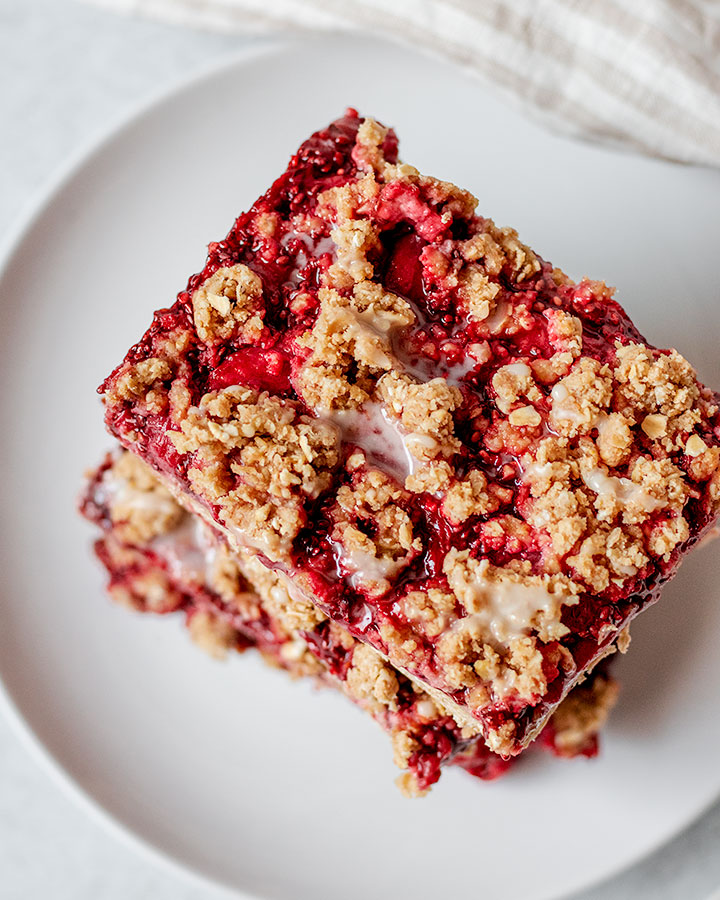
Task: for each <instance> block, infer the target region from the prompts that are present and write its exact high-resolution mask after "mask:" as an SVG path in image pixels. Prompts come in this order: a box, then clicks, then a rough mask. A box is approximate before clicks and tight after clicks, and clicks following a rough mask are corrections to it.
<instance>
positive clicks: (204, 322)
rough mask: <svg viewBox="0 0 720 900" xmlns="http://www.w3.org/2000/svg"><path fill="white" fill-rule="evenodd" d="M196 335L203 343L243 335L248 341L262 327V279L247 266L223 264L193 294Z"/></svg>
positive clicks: (258, 335) (263, 310) (257, 335)
mask: <svg viewBox="0 0 720 900" xmlns="http://www.w3.org/2000/svg"><path fill="white" fill-rule="evenodd" d="M192 305H193V319H194V322H195V330H196V331H197V333H198V337H199V338H200V340H201V341H204V342H205V343H206V344H219V343H222V342H223V341H230V340H233V339H237V338H242V339H243V340H244V341H246V342H248V343H251V342H252V341H254V340H257V339H258V338H259V337H260V333H261V332H262V328H263V321H262V319H263V314H264V312H265V309H264V306H263V303H262V282H261V281H260V278H259V276H258V275H256V274H255V273H254V272H253V271H252V270H251V269H249V268H248V267H247V266H243V265H236V266H223V267H222V268H220V269H218V270H217V271H216V272H214V273H213V274H212V275H211V276H210V278H208V279H207V281H206V282H205V283H204V284H202V285H201V286H200V287H199V288H198V289H197V290H196V291H195V293H194V294H193V296H192Z"/></svg>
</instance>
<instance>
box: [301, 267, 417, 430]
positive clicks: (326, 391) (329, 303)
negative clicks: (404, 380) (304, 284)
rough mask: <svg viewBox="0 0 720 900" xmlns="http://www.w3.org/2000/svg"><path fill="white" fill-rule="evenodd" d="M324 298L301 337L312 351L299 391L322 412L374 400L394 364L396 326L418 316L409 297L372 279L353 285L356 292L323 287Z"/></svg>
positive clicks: (302, 374)
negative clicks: (382, 377)
mask: <svg viewBox="0 0 720 900" xmlns="http://www.w3.org/2000/svg"><path fill="white" fill-rule="evenodd" d="M319 297H320V312H319V314H318V317H317V320H316V322H315V325H314V326H313V327H312V329H310V330H309V331H307V332H306V333H305V334H303V335H302V336H301V337H300V338H299V339H298V344H300V346H302V347H307V348H308V349H309V350H310V351H311V353H310V356H309V357H308V359H307V361H306V362H305V365H304V366H303V368H302V369H301V371H300V375H299V377H298V390H299V391H300V393H301V394H302V396H303V399H304V400H305V402H306V403H307V404H308V405H309V406H310V407H311V408H312V409H314V410H315V411H316V412H317V413H319V414H322V413H323V412H324V411H326V410H331V409H348V408H351V407H356V406H360V405H361V404H362V403H364V402H365V401H366V400H368V399H369V398H370V395H371V394H372V392H373V390H374V384H375V381H376V380H377V378H378V376H379V375H380V374H382V373H383V372H385V371H387V370H388V369H391V368H392V367H393V365H394V362H393V355H392V345H391V333H392V330H393V329H394V328H398V327H401V326H404V325H409V324H411V323H412V322H413V321H414V319H415V316H414V314H413V312H412V310H411V309H410V306H409V304H408V303H407V301H405V300H403V299H401V298H400V297H398V296H396V295H395V294H392V293H388V292H387V291H384V290H383V289H382V288H381V287H380V286H379V285H377V284H375V283H373V282H371V281H363V282H360V283H359V284H356V285H354V287H353V293H352V295H351V296H343V295H341V294H339V293H338V292H337V291H335V290H332V289H328V288H323V289H321V290H320V292H319ZM350 373H352V377H350Z"/></svg>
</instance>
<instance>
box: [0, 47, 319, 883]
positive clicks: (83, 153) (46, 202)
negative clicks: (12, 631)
mask: <svg viewBox="0 0 720 900" xmlns="http://www.w3.org/2000/svg"><path fill="white" fill-rule="evenodd" d="M301 41H302V38H301V37H291V36H285V37H266V36H261V37H259V38H258V39H257V42H256V43H253V44H248V46H247V47H243V48H240V49H238V50H235V51H233V52H231V53H229V54H228V55H227V56H226V57H223V59H221V60H219V61H214V62H212V63H210V64H207V65H205V66H202V67H201V68H199V69H198V70H197V71H195V72H192V73H190V74H188V75H184V76H182V77H181V78H177V79H175V80H173V81H172V82H171V83H170V84H168V85H164V86H163V87H162V88H159V89H157V90H156V91H154V92H153V93H151V94H150V96H149V97H146V98H145V99H143V100H141V101H139V102H137V103H135V104H133V105H131V107H130V108H129V109H127V110H125V111H123V112H122V113H120V114H118V115H116V116H115V117H113V119H112V120H111V121H110V122H109V123H108V124H105V125H104V126H101V127H100V128H98V129H96V130H94V131H93V132H92V133H91V134H90V135H89V136H88V137H86V138H84V139H83V140H82V141H81V142H80V144H79V145H78V146H77V147H76V148H75V149H74V150H72V151H71V152H70V153H69V154H68V155H66V156H65V157H64V158H63V159H62V160H61V161H60V162H58V163H57V164H56V165H55V166H53V167H52V168H51V169H50V171H49V174H48V175H46V176H45V178H43V179H42V180H41V182H40V183H39V184H38V185H37V186H36V187H35V188H34V189H33V190H32V191H31V193H30V196H29V197H28V198H27V199H26V201H25V202H24V203H23V204H22V206H21V207H20V209H19V211H18V212H17V213H16V214H15V216H14V217H13V219H12V220H11V222H10V225H9V227H8V228H7V229H6V231H5V232H4V235H3V238H2V240H1V241H0V289H2V286H3V283H4V281H5V279H6V277H7V273H8V270H9V269H10V266H11V265H12V262H13V260H14V259H15V256H16V254H17V253H18V251H19V250H20V247H21V245H22V243H23V241H24V240H25V237H26V236H27V234H28V233H29V232H30V231H31V230H32V229H33V228H34V227H35V225H36V224H38V223H39V222H40V220H41V218H42V216H43V215H44V214H45V213H46V212H47V211H48V210H49V209H50V207H51V206H52V204H53V202H54V201H55V200H56V198H57V196H58V194H60V192H61V191H62V190H63V189H64V188H65V187H66V186H67V185H68V184H70V182H72V180H73V179H74V178H75V177H76V176H77V175H79V174H80V173H81V172H82V170H83V169H84V168H85V167H86V165H88V164H89V163H90V162H91V161H92V160H93V159H94V158H95V157H96V156H97V155H99V154H100V153H102V152H103V150H105V149H106V147H108V146H109V145H110V144H112V143H113V142H114V141H115V140H116V139H118V138H120V137H121V136H122V135H123V133H124V132H125V131H126V130H128V129H130V128H131V127H134V126H135V125H136V124H138V123H139V122H140V121H141V120H142V119H144V118H145V117H147V116H149V115H151V114H152V112H153V110H154V109H155V108H156V107H159V106H162V105H163V104H164V103H165V102H166V101H168V100H170V99H171V98H172V97H174V96H175V95H177V94H181V93H183V92H185V91H186V90H189V89H190V88H193V87H197V86H198V85H201V84H202V83H203V82H205V81H211V80H212V79H213V78H215V77H218V76H222V75H223V73H225V72H229V71H231V70H232V69H234V68H236V67H238V66H242V65H245V64H246V63H249V62H252V61H253V60H255V59H261V58H262V57H264V56H271V55H273V54H276V53H281V52H282V51H283V50H284V49H285V48H286V47H290V46H293V45H295V44H296V43H300V42H301ZM2 301H3V297H2V295H1V294H0V302H2ZM3 443H4V442H3ZM3 455H4V451H3V449H2V445H0V458H1V457H2V456H3ZM0 714H1V715H3V716H4V719H5V721H6V722H8V723H9V725H10V730H11V732H12V733H13V734H14V735H15V736H16V737H17V738H18V740H19V742H20V744H21V746H23V747H24V748H25V749H26V750H28V752H29V753H30V756H31V757H32V759H33V760H34V761H35V763H36V764H37V765H38V768H39V769H40V770H41V771H42V772H45V773H46V774H47V775H49V777H50V780H51V782H52V783H53V784H54V785H55V786H56V787H58V788H59V789H60V791H61V792H62V794H63V795H64V796H65V797H67V798H68V799H69V800H70V801H71V802H72V803H74V804H75V806H76V808H78V809H80V810H82V811H83V812H84V813H85V814H86V815H87V816H88V818H89V819H90V820H91V821H92V822H95V823H96V824H98V825H99V826H100V827H101V828H102V829H104V831H105V833H106V834H109V835H110V836H112V837H113V838H115V839H116V840H118V841H119V843H120V844H122V845H124V846H125V847H127V848H129V849H131V850H133V851H135V852H137V853H138V854H139V855H140V856H141V857H142V858H143V859H145V860H146V861H148V862H150V863H154V864H155V865H158V866H159V867H160V869H161V870H162V871H166V872H169V873H171V874H173V875H175V876H176V877H179V878H180V879H185V881H186V882H187V883H188V884H192V885H194V886H196V887H198V888H203V889H205V890H207V889H208V887H210V888H213V889H214V890H215V891H217V892H218V894H219V896H223V895H224V896H226V897H227V898H228V900H258V898H257V896H256V895H252V894H248V893H247V892H246V891H243V890H241V889H240V888H238V887H236V886H234V885H231V884H228V883H227V882H224V881H223V880H222V878H220V877H216V876H213V875H211V874H209V873H207V872H204V871H202V870H200V869H196V868H194V867H193V866H192V865H191V864H190V863H187V862H184V861H183V860H182V859H181V858H179V857H177V856H174V855H173V854H172V853H170V852H169V851H166V850H163V849H162V848H161V847H160V846H158V845H157V844H155V843H154V842H152V841H151V840H149V839H148V838H146V837H144V836H143V835H141V834H139V833H138V832H137V831H135V830H134V829H133V828H132V827H131V826H130V825H128V824H126V823H125V822H123V820H122V819H121V818H120V817H119V816H117V815H116V814H115V813H113V812H112V811H110V810H109V809H108V808H107V807H105V806H104V805H103V804H102V803H101V802H100V801H99V800H98V799H96V798H95V797H94V796H93V794H92V793H91V791H90V790H89V789H87V788H86V787H84V786H83V785H82V784H81V783H80V781H78V779H76V778H75V777H73V775H71V774H70V772H69V771H68V770H67V769H66V768H65V767H64V766H63V764H62V763H61V762H60V760H59V759H58V758H57V757H56V755H55V754H54V753H53V752H52V750H51V749H50V748H49V747H48V746H47V744H45V742H44V741H43V740H42V739H41V738H40V736H39V735H38V734H37V732H36V731H35V729H34V728H33V727H32V725H31V723H30V721H29V720H28V719H27V718H26V717H25V716H24V715H23V713H22V710H21V709H20V706H19V704H18V703H17V702H16V700H15V698H14V697H13V695H12V694H11V692H10V688H9V687H8V685H7V684H6V682H5V678H4V677H3V672H2V667H0Z"/></svg>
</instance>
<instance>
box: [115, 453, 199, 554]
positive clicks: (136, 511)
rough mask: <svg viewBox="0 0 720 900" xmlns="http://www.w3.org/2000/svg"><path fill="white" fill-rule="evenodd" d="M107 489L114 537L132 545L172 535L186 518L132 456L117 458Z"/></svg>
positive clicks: (155, 478)
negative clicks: (167, 533)
mask: <svg viewBox="0 0 720 900" xmlns="http://www.w3.org/2000/svg"><path fill="white" fill-rule="evenodd" d="M104 485H105V491H106V494H107V503H108V510H109V513H110V519H111V521H112V523H113V525H114V526H115V533H116V534H117V535H118V537H119V538H121V539H122V540H126V541H128V542H129V543H132V544H144V543H147V542H149V541H151V540H152V539H153V538H154V537H157V536H159V535H161V534H165V533H166V532H168V531H171V530H172V529H173V528H175V527H176V526H177V525H178V524H179V523H180V521H181V519H182V518H183V516H184V513H183V511H182V510H181V509H180V507H179V506H178V505H177V503H176V502H175V500H174V499H173V497H172V495H171V494H170V492H169V491H168V490H167V489H166V488H165V487H163V485H162V484H161V483H160V482H159V481H158V479H157V477H156V475H155V474H154V472H153V471H152V469H151V468H150V467H149V466H148V465H146V463H144V462H142V460H140V459H138V458H137V456H133V455H132V454H131V453H122V454H121V455H120V456H118V458H117V459H116V460H115V461H114V462H113V464H112V466H111V467H110V469H109V470H108V471H107V472H106V473H105V476H104Z"/></svg>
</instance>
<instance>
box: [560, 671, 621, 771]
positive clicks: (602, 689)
mask: <svg viewBox="0 0 720 900" xmlns="http://www.w3.org/2000/svg"><path fill="white" fill-rule="evenodd" d="M619 692H620V686H619V685H618V683H617V681H615V680H614V679H613V678H610V677H609V676H607V675H596V676H595V677H594V678H592V679H591V680H590V681H588V682H586V683H584V684H581V685H579V686H578V687H576V688H575V689H574V690H573V691H571V692H570V694H568V696H567V697H566V698H565V699H564V700H563V702H562V703H561V704H560V706H559V707H558V708H557V709H556V710H555V712H554V713H553V716H552V718H551V720H550V722H551V728H552V729H553V732H554V738H555V748H556V750H557V752H558V753H560V754H561V755H563V756H575V755H577V754H578V753H582V752H583V750H585V749H586V748H587V747H588V745H589V744H590V743H591V742H592V741H593V739H594V738H595V736H596V735H597V733H598V731H600V729H601V728H603V726H604V725H605V723H606V722H607V719H608V716H609V715H610V713H611V712H612V709H613V707H614V706H615V703H616V702H617V698H618V694H619Z"/></svg>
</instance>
